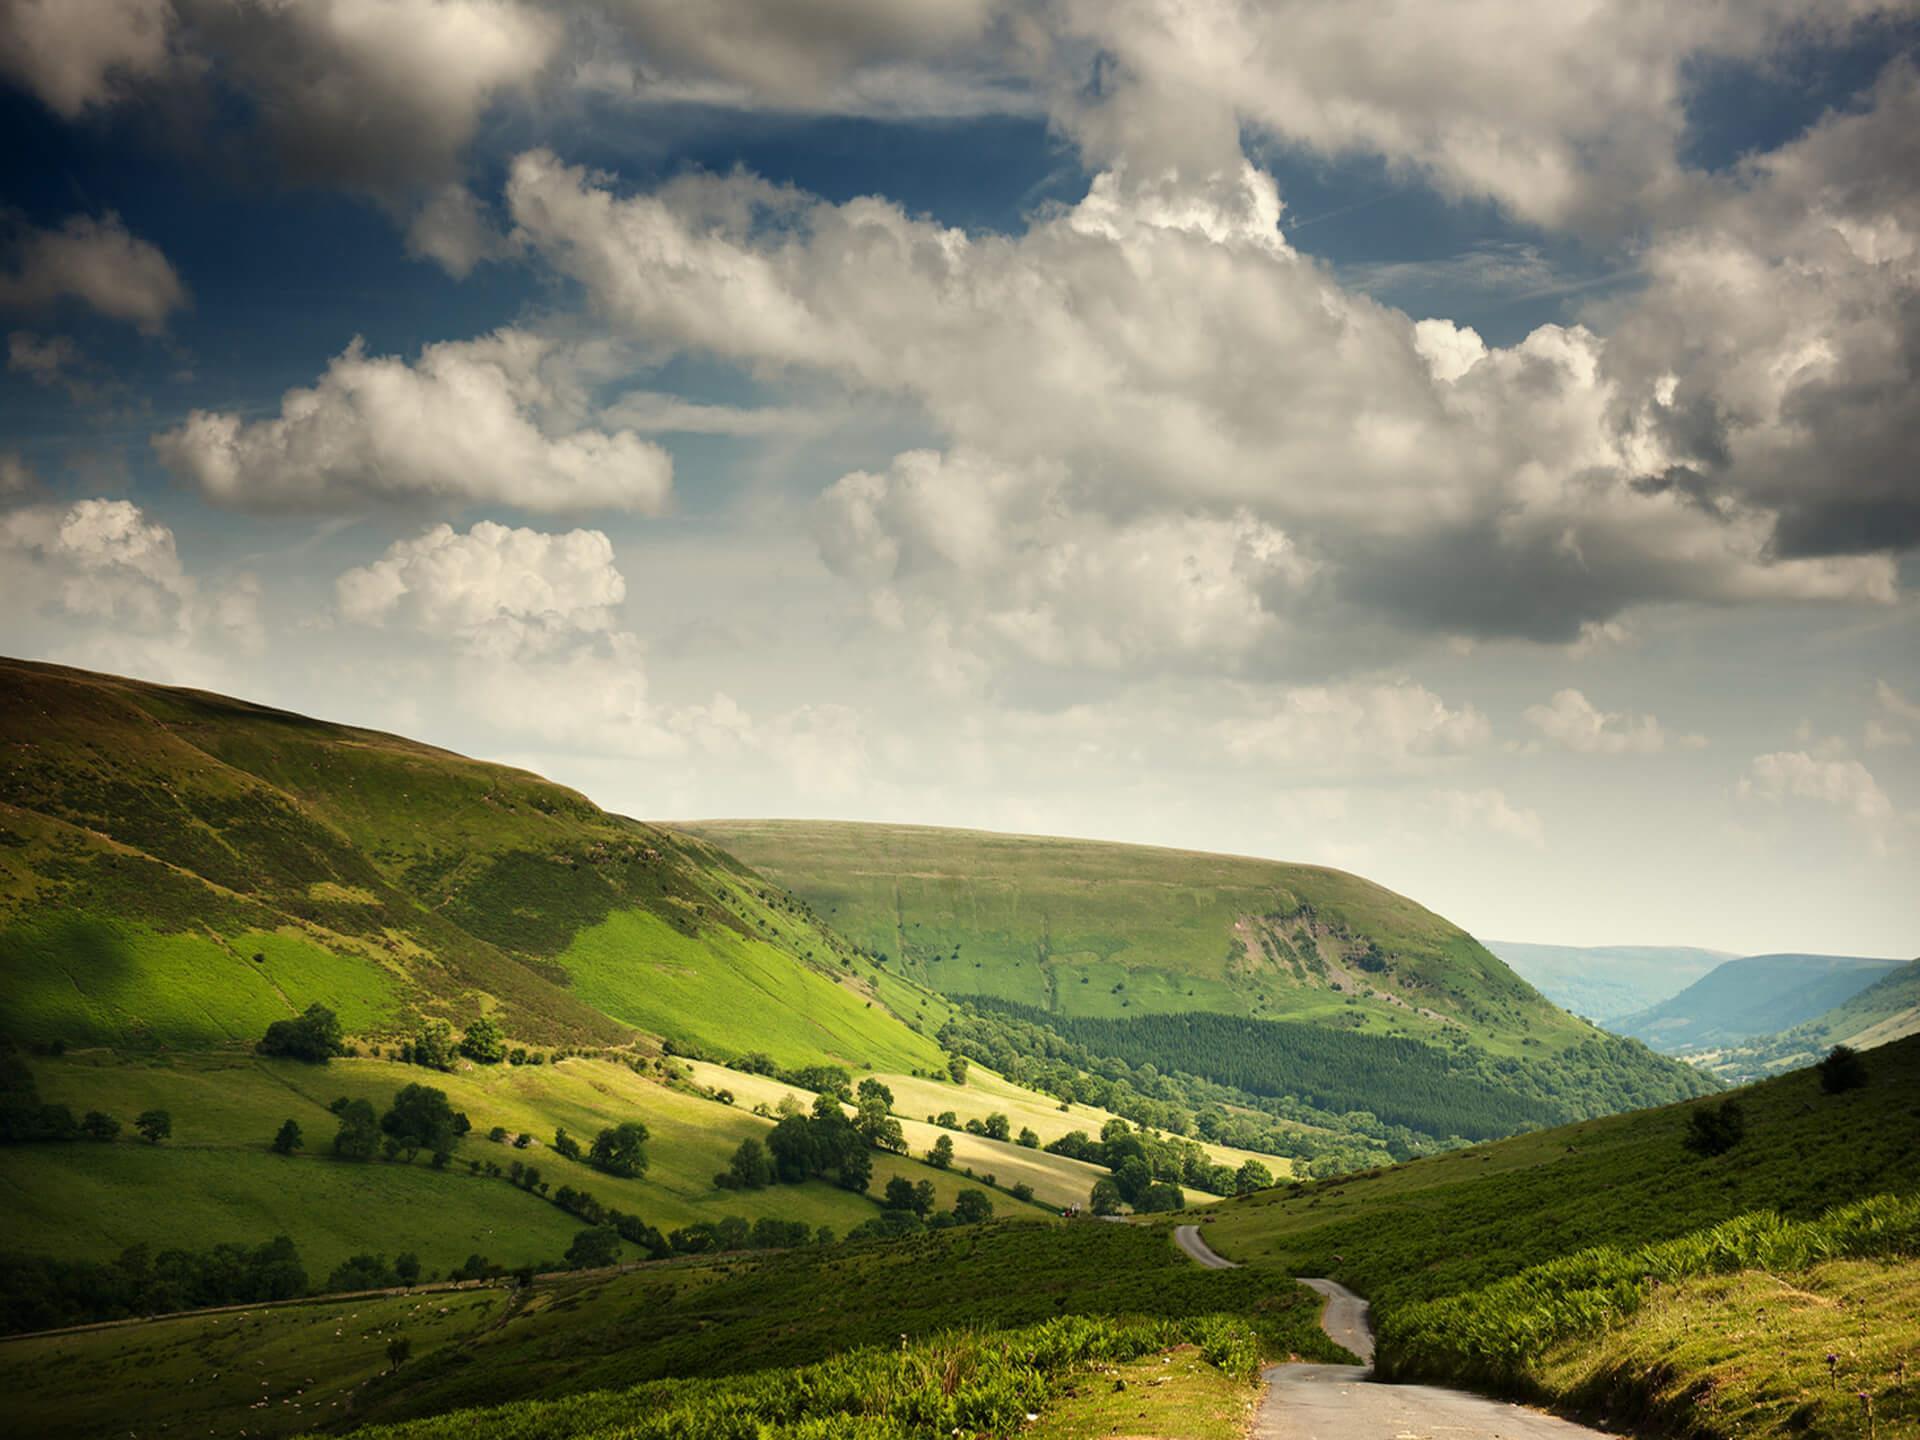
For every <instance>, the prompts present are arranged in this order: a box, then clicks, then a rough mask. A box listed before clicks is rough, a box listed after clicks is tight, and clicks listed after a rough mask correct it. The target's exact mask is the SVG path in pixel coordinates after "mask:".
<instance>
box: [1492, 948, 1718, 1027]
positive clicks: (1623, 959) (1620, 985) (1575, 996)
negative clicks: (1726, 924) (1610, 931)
mask: <svg viewBox="0 0 1920 1440" xmlns="http://www.w3.org/2000/svg"><path fill="white" fill-rule="evenodd" d="M1484 943H1485V945H1486V947H1487V949H1489V950H1491V951H1492V952H1493V953H1494V954H1496V955H1498V956H1499V957H1500V958H1501V959H1502V960H1504V961H1506V962H1507V964H1509V965H1511V966H1512V967H1513V968H1514V970H1515V971H1516V972H1517V973H1518V974H1519V975H1520V976H1521V977H1522V978H1524V979H1526V980H1527V981H1529V982H1531V983H1532V984H1533V985H1534V986H1536V987H1537V988H1538V989H1539V990H1540V992H1541V993H1542V994H1543V995H1545V996H1546V997H1547V998H1548V999H1549V1000H1552V1001H1553V1002H1554V1003H1555V1004H1557V1005H1563V1006H1565V1007H1566V1008H1567V1009H1569V1010H1571V1011H1573V1013H1574V1014H1576V1015H1584V1016H1586V1017H1587V1019H1589V1020H1594V1021H1598V1022H1599V1023H1601V1024H1606V1023H1607V1022H1608V1021H1610V1020H1617V1019H1619V1018H1620V1017H1621V1016H1624V1015H1632V1014H1636V1013H1637V1012H1639V1011H1641V1010H1645V1009H1648V1008H1649V1007H1651V1006H1654V1005H1657V1004H1659V1003H1660V1002H1661V1001H1662V1000H1666V999H1670V998H1671V997H1673V996H1675V995H1678V994H1679V993H1680V992H1681V991H1682V990H1684V989H1686V988H1687V986H1689V985H1691V984H1692V983H1693V982H1694V981H1695V980H1698V979H1699V978H1700V977H1701V976H1703V975H1705V974H1706V973H1707V972H1708V971H1710V970H1712V969H1713V968H1714V967H1715V966H1716V965H1719V964H1721V963H1722V962H1724V961H1727V960H1733V959H1736V958H1738V957H1737V956H1736V955H1735V954H1734V952H1733V951H1731V950H1703V949H1700V948H1699V947H1697V946H1691V945H1538V944H1532V943H1529V942H1526V941H1520V940H1488V941H1485V942H1484Z"/></svg>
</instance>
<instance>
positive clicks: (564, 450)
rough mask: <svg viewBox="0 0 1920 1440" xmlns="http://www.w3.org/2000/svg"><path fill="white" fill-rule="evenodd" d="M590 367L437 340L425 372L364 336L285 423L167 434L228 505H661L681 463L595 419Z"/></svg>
mask: <svg viewBox="0 0 1920 1440" xmlns="http://www.w3.org/2000/svg"><path fill="white" fill-rule="evenodd" d="M582 363H583V362H582V359H581V357H580V356H579V355H577V354H575V353H574V352H572V351H569V350H567V349H565V348H564V347H561V346H558V345H556V344H555V343H554V342H552V341H550V340H548V339H546V338H544V337H542V336H539V335H535V334H532V333H529V332H527V331H524V330H514V329H504V330H499V331H496V332H494V333H493V334H491V335H487V336H483V337H481V338H479V339H476V340H466V341H448V342H445V343H442V344H437V345H429V346H427V347H426V348H425V349H424V350H422V351H421V353H420V357H419V359H418V360H416V361H415V362H414V363H413V364H411V365H409V364H408V363H407V362H406V361H404V360H402V359H400V358H398V357H396V356H373V355H368V354H367V353H366V348H365V346H364V345H363V344H362V343H361V342H360V341H359V340H357V339H356V340H355V341H354V342H353V343H352V344H351V345H349V346H348V347H347V349H346V350H345V351H343V352H342V353H341V354H340V355H339V356H338V357H336V358H335V360H334V361H333V363H332V364H330V365H329V366H328V367H327V371H326V374H324V375H323V376H321V378H320V380H319V381H318V382H317V383H316V384H315V385H313V386H312V387H311V388H307V389H296V390H290V391H288V392H287V394H286V396H285V397H284V399H283V400H282V402H281V406H280V414H279V415H278V417H276V418H273V419H268V420H254V421H248V420H244V419H243V418H242V417H241V416H239V415H237V414H234V413H231V412H217V411H206V410H196V411H194V412H193V413H192V414H191V415H190V416H189V417H188V419H187V420H186V422H185V423H184V424H182V425H180V426H178V427H176V428H174V429H172V430H168V431H166V432H164V433H162V434H159V435H156V436H155V437H154V446H155V449H156V450H157V452H158V453H159V455H160V458H161V459H162V461H164V462H165V463H166V465H167V466H168V468H170V469H171V470H173V471H174V472H175V473H176V474H178V475H180V476H181V477H182V478H184V479H186V480H189V481H191V482H192V483H193V484H195V485H197V486H198V487H199V488H200V490H201V492H202V493H203V494H205V495H206V496H207V498H209V499H211V500H214V501H216V502H219V503H221V504H230V505H237V506H241V507H245V508H250V509H258V510H306V511H321V510H328V509H335V508H338V507H341V506H343V505H351V504H357V503H362V502H365V501H369V500H382V501H407V500H420V499H437V500H442V501H447V502H453V503H474V502H490V503H496V504H506V505H514V506H518V507H520V508H522V509H527V510H537V511H577V510H587V509H596V508H605V509H618V510H637V511H642V512H652V511H657V510H659V509H660V508H661V507H662V506H663V505H664V504H665V503H666V499H667V494H668V491H669V489H670V488H671V485H672V478H673V463H672V460H671V459H670V458H669V457H668V455H667V453H666V452H665V451H664V450H662V449H660V447H659V446H657V445H654V444H651V443H649V442H648V441H645V440H643V439H641V438H640V437H639V436H638V435H636V434H635V433H634V432H633V431H631V430H604V429H600V428H597V427H595V426H593V425H591V424H588V423H586V422H585V421H584V419H583V418H582V416H583V413H584V411H585V408H586V404H585V397H584V391H583V388H582V385H583V377H582V372H581V365H582Z"/></svg>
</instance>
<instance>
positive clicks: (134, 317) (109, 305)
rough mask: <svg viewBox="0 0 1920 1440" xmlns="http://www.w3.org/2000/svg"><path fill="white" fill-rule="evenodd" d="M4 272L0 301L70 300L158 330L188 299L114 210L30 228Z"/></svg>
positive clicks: (13, 246) (12, 249) (12, 248)
mask: <svg viewBox="0 0 1920 1440" xmlns="http://www.w3.org/2000/svg"><path fill="white" fill-rule="evenodd" d="M6 253H7V256H8V264H7V267H6V268H5V269H4V270H0V305H8V306H42V305H51V304H52V303H54V302H55V301H56V300H60V299H63V298H66V297H69V296H70V297H73V298H75V299H78V300H81V301H84V302H85V303H86V304H88V305H90V306H92V307H93V308H94V309H95V310H98V311H99V312H100V313H101V314H102V315H106V316H110V317H111V318H113V319H115V320H125V321H128V322H130V323H131V324H133V325H134V326H135V328H137V329H138V330H140V331H141V333H143V334H147V335H155V334H158V333H159V332H160V331H161V330H163V329H164V328H165V327H166V323H167V317H168V316H169V315H171V314H172V313H173V312H174V311H175V310H178V309H181V308H182V307H184V306H185V305H186V304H187V290H186V286H184V285H183V284H181V282H180V277H179V276H178V275H177V274H175V273H174V269H173V266H172V265H171V264H169V263H168V261H167V257H166V256H165V255H162V254H161V253H160V251H159V250H157V249H156V248H154V247H153V246H152V245H150V244H148V243H147V242H146V241H145V240H142V239H140V238H139V237H138V236H136V235H132V234H129V233H128V231H127V227H126V226H125V225H124V224H122V223H121V221H120V217H119V216H118V215H115V214H114V213H113V212H112V211H108V212H107V213H106V214H105V215H103V216H101V217H100V218H99V219H95V218H93V217H92V216H90V215H73V216H69V217H68V219H67V221H66V222H65V223H64V224H63V225H61V226H60V228H59V229H57V230H42V229H35V228H32V227H28V228H26V229H24V230H21V231H18V232H17V233H15V234H14V235H13V236H12V237H11V240H10V242H9V243H8V245H7V250H6Z"/></svg>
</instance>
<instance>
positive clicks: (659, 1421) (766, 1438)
mask: <svg viewBox="0 0 1920 1440" xmlns="http://www.w3.org/2000/svg"><path fill="white" fill-rule="evenodd" d="M1187 1342H1191V1343H1193V1344H1197V1345H1198V1346H1199V1347H1200V1349H1201V1353H1202V1354H1203V1355H1204V1356H1205V1358H1206V1359H1207V1360H1208V1362H1209V1363H1211V1364H1213V1365H1215V1366H1216V1367H1218V1368H1220V1369H1221V1370H1222V1371H1223V1372H1225V1373H1227V1374H1229V1375H1232V1376H1233V1377H1234V1378H1236V1379H1242V1380H1250V1379H1251V1378H1252V1376H1253V1373H1254V1371H1255V1369H1256V1368H1257V1365H1258V1363H1259V1342H1258V1341H1257V1339H1256V1338H1255V1336H1254V1333H1253V1331H1252V1330H1250V1329H1249V1328H1247V1326H1246V1325H1245V1324H1243V1323H1242V1322H1240V1321H1238V1320H1236V1319H1233V1318H1232V1317H1229V1316H1222V1315H1212V1316H1196V1317H1190V1318H1187V1319H1183V1320H1167V1319H1124V1320H1111V1319H1092V1318H1087V1317H1083V1316H1065V1317H1062V1318H1060V1319H1057V1320H1049V1321H1046V1322H1045V1323H1043V1324H1039V1325H1034V1326H1031V1327H1029V1328H1027V1329H1024V1330H1014V1331H1002V1332H999V1333H997V1334H989V1333H983V1332H978V1331H957V1332H949V1333H946V1334H943V1335H939V1336H935V1337H933V1338H931V1339H927V1340H922V1341H919V1342H915V1343H905V1342H904V1341H903V1343H902V1345H901V1346H900V1347H899V1348H897V1349H896V1348H892V1347H881V1346H869V1347H866V1348H863V1349H857V1350H850V1351H847V1352H845V1353H843V1354H840V1355H836V1356H834V1357H832V1358H831V1359H828V1360H823V1361H820V1362H819V1363H817V1364H812V1365H805V1366H800V1367H798V1368H795V1369H786V1370H761V1371H756V1372H754V1373H752V1374H748V1375H741V1376H735V1377H729V1378H721V1379H710V1380H657V1381H650V1382H648V1383H645V1384H641V1385H635V1386H633V1387H632V1388H631V1389H627V1390H621V1391H607V1390H602V1391H593V1392H589V1393H586V1394H582V1395H574V1396H569V1397H567V1398H566V1399H562V1400H550V1401H527V1402H522V1403H519V1404H514V1405H505V1406H501V1407H499V1408H497V1409H491V1410H469V1411H456V1412H454V1413H453V1414H450V1415H442V1416H436V1417H434V1418H433V1419H430V1420H420V1421H414V1422H411V1423H408V1424H403V1425H395V1426H386V1427H380V1428H376V1429H370V1430H362V1431H359V1432H356V1434H357V1437H358V1440H535V1437H538V1440H593V1437H601V1436H605V1437H613V1436H618V1437H620V1440H910V1437H922V1436H928V1435H952V1434H961V1435H968V1436H1006V1435H1012V1434H1014V1433H1016V1432H1017V1431H1019V1430H1020V1429H1021V1428H1022V1427H1023V1426H1024V1425H1025V1424H1026V1421H1027V1417H1028V1416H1029V1415H1031V1414H1034V1413H1036V1412H1038V1411H1039V1410H1040V1409H1041V1408H1042V1407H1043V1406H1044V1405H1045V1404H1046V1403H1047V1401H1048V1400H1049V1399H1050V1398H1051V1397H1052V1396H1053V1394H1054V1393H1055V1392H1056V1391H1057V1390H1058V1388H1059V1387H1060V1385H1061V1384H1062V1383H1063V1382H1064V1381H1065V1380H1066V1379H1067V1378H1068V1377H1070V1376H1071V1375H1073V1374H1075V1373H1077V1372H1081V1371H1084V1370H1086V1369H1087V1368H1089V1367H1091V1366H1095V1365H1102V1364H1118V1363H1121V1362H1124V1361H1128V1360H1134V1359H1137V1358H1139V1357H1140V1356H1142V1355H1147V1354H1151V1353H1153V1352H1155V1351H1159V1350H1164V1349H1168V1348H1170V1347H1172V1346H1174V1345H1178V1344H1182V1343H1187Z"/></svg>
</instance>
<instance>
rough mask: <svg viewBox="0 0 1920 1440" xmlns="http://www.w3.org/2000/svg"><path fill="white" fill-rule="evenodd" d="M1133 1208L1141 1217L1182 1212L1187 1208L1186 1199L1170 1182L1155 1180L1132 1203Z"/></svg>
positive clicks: (1177, 1187)
mask: <svg viewBox="0 0 1920 1440" xmlns="http://www.w3.org/2000/svg"><path fill="white" fill-rule="evenodd" d="M1133 1208H1134V1209H1135V1210H1138V1211H1139V1212H1140V1213H1141V1214H1142V1215H1157V1214H1164V1213H1166V1212H1167V1211H1169V1210H1184V1209H1186V1208H1187V1197H1186V1195H1185V1194H1184V1193H1182V1191H1181V1189H1180V1187H1179V1186H1178V1185H1176V1184H1174V1183H1173V1182H1172V1181H1171V1180H1156V1181H1154V1182H1153V1183H1152V1184H1151V1185H1149V1186H1147V1188H1146V1189H1145V1190H1142V1191H1141V1192H1140V1198H1139V1199H1137V1200H1135V1201H1134V1202H1133Z"/></svg>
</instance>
